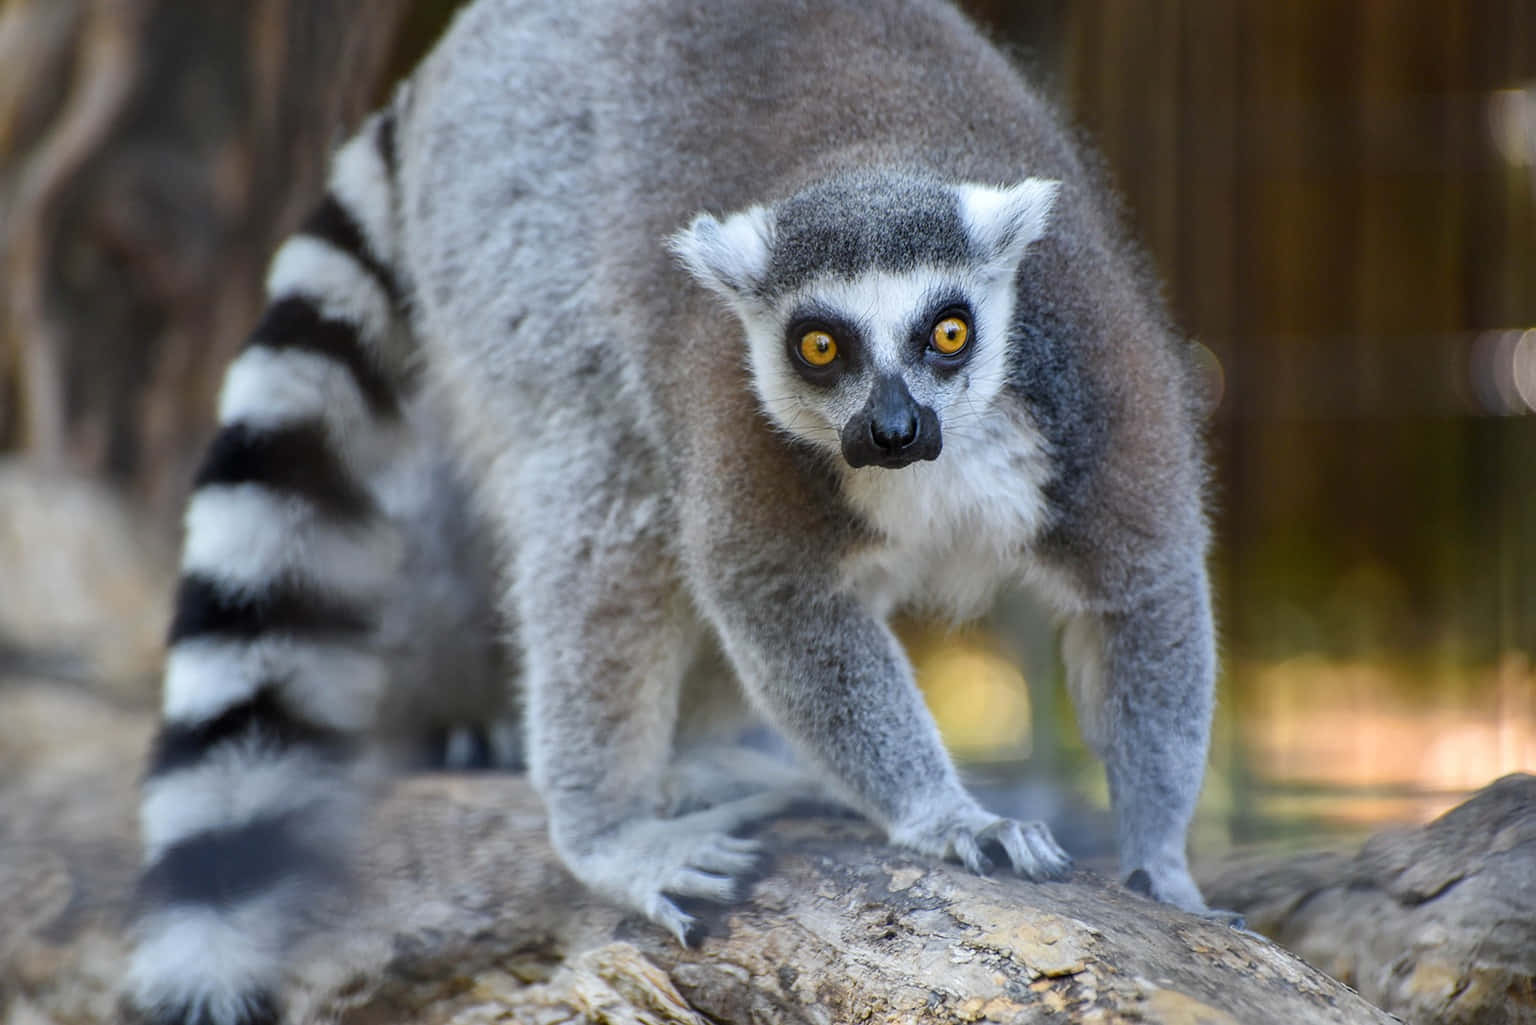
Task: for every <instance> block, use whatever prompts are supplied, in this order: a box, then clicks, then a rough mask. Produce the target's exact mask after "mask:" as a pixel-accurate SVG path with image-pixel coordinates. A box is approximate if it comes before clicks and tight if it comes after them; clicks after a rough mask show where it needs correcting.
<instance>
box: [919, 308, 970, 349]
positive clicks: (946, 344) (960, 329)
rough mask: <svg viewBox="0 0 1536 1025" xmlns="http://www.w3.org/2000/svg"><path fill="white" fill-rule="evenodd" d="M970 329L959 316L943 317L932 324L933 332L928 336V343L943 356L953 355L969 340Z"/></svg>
mask: <svg viewBox="0 0 1536 1025" xmlns="http://www.w3.org/2000/svg"><path fill="white" fill-rule="evenodd" d="M970 337H971V329H970V327H969V325H967V324H966V322H965V321H964V320H962V319H961V318H959V317H945V318H944V319H943V320H941V321H939V322H938V323H937V324H935V325H933V334H931V335H929V336H928V344H929V345H931V346H933V348H934V351H935V352H939V353H942V354H943V355H945V356H953V355H954V354H955V353H957V352H959V351H960V350H961V349H963V348H965V343H966V342H967V341H969V340H970Z"/></svg>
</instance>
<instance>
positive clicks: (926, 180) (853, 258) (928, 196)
mask: <svg viewBox="0 0 1536 1025" xmlns="http://www.w3.org/2000/svg"><path fill="white" fill-rule="evenodd" d="M774 214H775V216H774V235H773V255H772V260H771V261H770V262H769V265H768V272H767V274H766V275H765V277H764V280H763V281H762V282H761V284H760V286H759V287H760V289H761V290H762V291H763V292H765V293H768V294H774V295H781V294H783V293H785V292H789V291H792V290H794V289H797V288H800V287H801V286H803V285H805V284H806V283H808V282H809V281H810V280H811V279H812V278H814V277H816V276H819V275H823V274H839V275H843V276H852V275H855V274H858V273H860V272H862V271H866V270H869V269H871V268H878V269H881V270H896V271H899V270H910V269H911V268H913V267H915V266H918V265H920V264H923V263H936V264H964V263H966V262H967V261H968V259H970V258H972V257H973V255H974V254H973V252H972V250H973V246H972V244H971V240H970V238H969V237H968V236H967V235H966V232H965V228H964V226H963V225H962V224H961V223H960V217H959V211H958V209H957V207H956V203H955V196H954V193H952V192H951V191H950V190H949V189H948V188H946V187H945V186H944V185H943V183H942V182H940V181H938V180H937V179H934V178H930V177H928V176H927V175H926V174H924V173H922V172H918V173H916V174H913V173H910V172H907V173H903V172H901V171H898V170H895V169H892V168H869V169H865V168H860V169H858V170H856V171H854V172H852V173H850V174H845V175H840V176H837V177H834V178H829V179H826V180H823V181H818V182H814V183H812V184H811V185H809V186H807V187H806V188H804V189H802V190H800V191H799V192H796V193H794V194H792V195H790V196H788V197H787V198H785V199H784V201H783V202H781V203H778V204H776V205H775V207H774Z"/></svg>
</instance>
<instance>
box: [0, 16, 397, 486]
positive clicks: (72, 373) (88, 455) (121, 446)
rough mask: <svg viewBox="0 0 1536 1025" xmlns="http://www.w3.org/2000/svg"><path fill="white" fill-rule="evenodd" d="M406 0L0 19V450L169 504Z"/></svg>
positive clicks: (386, 63) (385, 53)
mask: <svg viewBox="0 0 1536 1025" xmlns="http://www.w3.org/2000/svg"><path fill="white" fill-rule="evenodd" d="M409 6H410V5H409V3H408V0H373V2H370V3H368V4H357V3H348V2H345V0H256V2H254V3H250V4H233V5H228V4H189V3H178V2H175V0H17V2H14V3H11V4H9V5H7V6H6V7H5V10H4V13H3V14H0V61H4V63H5V66H6V68H7V72H6V75H5V76H4V78H3V79H0V224H3V225H4V230H3V236H0V271H3V275H0V282H3V285H0V289H3V291H0V295H3V299H0V449H15V448H20V449H24V450H26V451H28V452H29V453H31V454H32V455H33V456H34V457H35V458H36V459H37V460H39V461H41V462H43V463H44V464H46V465H51V466H67V467H70V468H72V469H75V470H79V471H83V472H85V473H87V474H92V475H102V476H105V477H107V478H109V479H110V480H112V481H113V482H115V483H118V484H123V485H127V486H129V487H130V488H131V489H132V490H133V492H135V493H136V495H137V496H138V497H140V498H143V499H147V500H148V501H149V503H150V505H151V507H152V508H155V509H157V510H161V511H164V510H166V509H168V508H169V507H170V506H172V505H173V504H174V503H175V502H176V501H178V500H179V497H180V493H181V490H182V488H183V487H184V482H185V480H186V479H187V477H188V476H189V471H190V467H191V465H192V462H193V461H194V460H195V459H196V457H197V453H198V451H199V449H200V447H201V445H202V443H203V428H204V427H205V426H206V424H208V423H209V422H210V420H211V409H210V408H209V404H210V402H211V400H212V396H213V394H214V391H215V386H216V382H217V380H218V377H219V375H220V374H221V373H222V371H223V368H224V365H225V364H226V363H227V361H228V360H229V358H230V355H231V353H232V352H233V351H234V350H235V349H236V347H237V346H238V345H239V343H240V341H241V339H242V337H243V336H244V334H245V333H246V332H247V331H248V330H249V329H250V326H251V325H252V324H253V323H254V322H255V318H256V315H257V313H258V312H259V309H260V280H261V275H262V269H263V267H264V266H265V263H266V261H267V259H268V257H269V255H270V253H271V251H272V249H273V247H274V245H275V244H276V242H277V241H278V240H279V239H280V238H282V236H283V235H284V234H286V233H287V232H288V231H290V230H291V229H292V228H293V226H294V225H295V223H296V222H297V220H298V219H299V218H300V217H302V215H303V213H304V212H305V210H306V208H307V207H308V206H309V204H310V203H311V202H313V200H314V198H315V196H316V194H317V191H318V189H319V187H320V183H321V180H322V176H323V173H324V168H325V162H326V157H327V154H328V153H329V151H330V149H331V146H332V145H333V144H334V143H335V142H338V141H339V140H340V139H341V138H342V137H344V134H345V132H346V131H347V129H348V128H349V127H350V126H351V125H353V124H355V123H356V122H357V121H358V120H359V118H360V117H361V115H362V114H363V113H364V112H365V111H366V110H367V109H368V108H369V107H370V106H371V105H373V103H375V102H376V101H377V99H378V98H379V97H380V95H381V85H382V84H383V83H384V81H385V74H386V72H388V71H390V70H392V69H391V66H390V64H391V62H390V58H391V56H392V54H393V53H394V51H395V48H396V38H397V35H398V29H399V27H400V25H401V22H402V18H403V15H404V14H405V12H406V10H407V8H408V7H409Z"/></svg>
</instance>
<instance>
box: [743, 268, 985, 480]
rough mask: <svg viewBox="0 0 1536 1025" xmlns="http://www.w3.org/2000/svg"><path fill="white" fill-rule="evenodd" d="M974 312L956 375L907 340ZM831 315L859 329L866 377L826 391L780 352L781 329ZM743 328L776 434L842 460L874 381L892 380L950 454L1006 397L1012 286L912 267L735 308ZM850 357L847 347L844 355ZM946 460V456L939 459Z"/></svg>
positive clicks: (979, 275) (830, 281)
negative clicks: (807, 314) (950, 317)
mask: <svg viewBox="0 0 1536 1025" xmlns="http://www.w3.org/2000/svg"><path fill="white" fill-rule="evenodd" d="M952 300H960V301H961V302H962V303H963V304H965V305H968V306H969V308H970V311H971V316H972V324H971V339H970V341H969V342H968V345H969V347H970V351H969V355H968V356H967V357H966V359H965V360H964V362H963V365H961V366H960V367H959V369H957V370H956V371H954V372H943V371H938V370H935V369H934V368H932V367H930V366H928V365H926V364H925V363H924V362H923V360H922V359H921V358H919V357H918V356H917V355H916V351H915V349H914V345H913V340H912V337H911V332H912V329H913V327H914V325H915V326H916V327H917V328H918V329H919V330H921V331H923V332H924V333H926V331H927V329H928V327H930V326H931V325H930V324H929V321H930V320H932V319H934V318H936V317H937V316H938V314H939V313H940V312H941V311H942V310H943V308H944V304H946V303H948V302H950V301H952ZM806 309H816V310H821V311H825V312H827V313H835V314H837V316H838V318H839V319H841V320H843V321H846V322H848V323H849V324H851V325H853V326H854V327H856V328H857V329H858V332H859V338H858V339H857V341H856V342H855V341H852V340H846V339H845V340H840V341H839V345H841V346H845V347H851V346H852V345H854V344H857V345H860V346H862V347H863V356H864V358H863V361H862V362H863V369H862V371H859V372H850V373H848V374H846V375H844V376H843V377H842V378H841V379H840V380H839V381H838V383H836V384H835V385H833V386H831V387H825V386H819V385H816V384H812V383H810V382H808V381H806V380H805V378H803V377H802V376H801V375H800V373H799V371H798V370H797V369H796V368H795V366H794V364H793V363H792V360H793V358H794V357H793V355H792V354H790V353H789V352H788V351H787V350H786V345H785V330H786V329H787V327H788V326H789V324H790V321H791V320H792V318H794V317H795V316H796V315H797V314H799V313H800V312H802V311H804V310H806ZM738 314H739V315H740V317H741V320H742V322H743V324H744V325H745V327H746V333H747V347H748V358H749V362H750V366H751V369H752V386H753V388H754V390H755V391H756V392H757V397H758V400H759V401H760V402H761V403H762V408H763V412H764V413H765V414H766V415H767V417H768V419H769V421H770V422H772V423H773V424H774V425H775V426H776V427H778V428H779V429H780V430H782V431H784V432H785V433H787V434H790V435H792V436H794V437H796V438H798V439H800V440H801V441H805V442H808V443H810V444H812V445H814V446H816V447H817V448H820V449H822V450H823V451H825V452H827V453H828V454H831V455H836V456H837V457H838V458H839V459H841V452H842V442H841V431H842V428H843V425H844V424H846V423H847V422H848V421H849V420H850V419H851V418H852V417H853V416H854V414H856V413H857V412H858V411H859V410H860V409H862V408H863V406H864V404H865V402H866V401H868V398H869V393H870V390H871V389H872V388H873V386H874V383H875V375H876V374H877V373H896V374H899V375H900V376H901V377H902V379H903V380H904V381H905V382H906V385H907V389H908V391H910V392H911V394H912V397H913V399H914V400H916V401H917V402H918V403H919V404H921V405H925V406H928V407H929V408H931V409H932V410H933V411H934V413H935V414H936V415H937V416H938V419H939V426H940V431H941V433H942V437H943V438H944V445H945V447H946V449H947V448H948V446H949V444H950V438H951V434H952V433H953V436H954V438H955V440H956V441H957V442H960V441H963V439H964V437H965V436H966V434H967V433H969V432H971V431H972V429H973V425H974V424H975V423H977V422H978V421H979V420H981V419H983V418H984V417H985V415H986V411H987V410H988V409H989V408H990V407H991V405H992V404H993V402H994V401H995V400H996V398H997V396H998V394H999V393H1000V392H1001V391H1002V387H1003V383H1004V380H1005V379H1006V377H1007V356H1008V327H1009V321H1010V319H1011V318H1012V315H1013V290H1012V286H1011V282H1009V281H1002V280H999V279H998V278H997V277H995V276H992V275H988V274H986V273H983V272H981V271H980V269H966V268H959V269H956V268H949V267H933V266H924V267H918V268H915V269H913V270H910V271H900V272H890V271H870V272H868V273H866V274H861V275H859V276H858V277H855V278H843V277H822V278H817V279H815V280H813V281H811V282H810V283H808V284H806V285H804V286H803V287H801V288H798V289H796V290H795V291H793V292H791V293H789V294H787V295H783V296H779V297H777V298H776V299H775V300H774V302H773V304H772V305H771V306H768V307H763V308H742V309H738ZM850 351H851V348H850ZM939 458H940V459H941V460H942V459H943V458H944V457H943V456H942V455H941V456H940V457H939Z"/></svg>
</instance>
